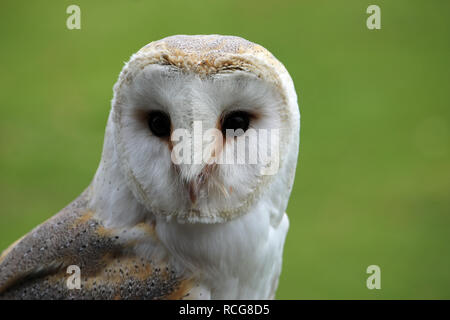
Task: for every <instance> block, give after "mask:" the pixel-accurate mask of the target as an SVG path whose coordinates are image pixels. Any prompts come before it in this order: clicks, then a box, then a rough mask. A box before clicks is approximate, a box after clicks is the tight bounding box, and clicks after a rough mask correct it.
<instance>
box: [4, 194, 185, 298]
mask: <svg viewBox="0 0 450 320" xmlns="http://www.w3.org/2000/svg"><path fill="white" fill-rule="evenodd" d="M87 194H88V192H87V191H85V192H84V193H83V194H82V195H81V196H80V197H78V198H77V199H76V200H74V201H73V202H72V203H71V204H69V205H68V206H67V207H66V208H64V209H63V210H61V212H59V213H58V214H57V215H55V216H54V217H52V218H51V219H49V220H48V221H46V222H45V223H43V224H42V225H40V226H38V227H37V228H35V229H34V230H32V231H31V232H30V233H28V234H27V235H25V236H24V237H23V238H21V239H20V240H19V241H17V242H16V243H14V244H13V245H11V247H10V248H8V249H7V250H5V252H4V253H3V254H2V256H1V257H0V270H1V273H0V298H2V299H11V298H13V299H17V298H22V299H161V298H164V299H179V298H183V297H188V294H189V289H190V288H191V287H192V284H193V282H192V281H191V280H190V279H186V278H183V277H179V276H178V275H177V274H176V272H175V271H174V270H173V269H172V268H171V266H170V265H168V264H167V263H166V262H165V261H149V260H147V259H144V258H141V257H139V255H137V254H136V253H135V252H134V250H133V247H134V246H135V245H136V243H137V242H138V241H143V239H146V238H147V237H155V234H154V227H153V226H152V225H151V224H145V223H141V224H138V225H136V226H135V227H134V228H132V229H128V230H116V229H109V228H105V227H104V226H103V224H102V223H101V222H100V221H99V220H97V219H95V218H94V213H93V212H92V211H91V210H89V209H88V208H87V203H88V199H87ZM69 265H77V266H79V267H80V269H81V270H82V273H81V286H82V288H81V290H77V289H69V288H68V287H67V284H66V281H67V278H68V277H69V276H70V274H67V273H66V269H67V267H68V266H69Z"/></svg>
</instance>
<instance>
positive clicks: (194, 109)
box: [95, 35, 300, 223]
mask: <svg viewBox="0 0 450 320" xmlns="http://www.w3.org/2000/svg"><path fill="white" fill-rule="evenodd" d="M299 118H300V115H299V110H298V105H297V97H296V93H295V90H294V86H293V83H292V80H291V78H290V76H289V74H288V72H287V71H286V69H285V68H284V66H283V65H282V64H281V63H280V62H279V61H278V60H277V59H276V58H275V57H274V56H273V55H272V54H271V53H269V52H268V51H267V50H266V49H264V48H263V47H261V46H259V45H257V44H254V43H252V42H249V41H247V40H245V39H242V38H239V37H234V36H219V35H201V36H186V35H178V36H171V37H168V38H165V39H162V40H159V41H155V42H151V43H150V44H148V45H146V46H145V47H143V48H142V49H141V50H139V51H138V52H137V53H136V54H134V55H133V56H132V57H131V59H130V61H129V62H128V63H126V65H125V67H124V68H123V70H122V72H121V73H120V76H119V79H118V81H117V83H116V84H115V86H114V98H113V100H112V108H111V112H110V116H109V119H108V126H107V131H106V137H105V145H104V151H103V156H102V162H101V165H100V167H99V170H98V171H97V174H96V178H95V183H96V184H97V185H102V186H103V190H108V191H107V192H106V193H107V194H105V192H103V197H104V198H105V197H111V198H114V199H117V198H119V199H120V198H121V197H122V198H123V197H125V195H123V190H124V189H125V190H126V191H127V192H128V194H129V195H131V196H132V197H133V198H134V199H135V200H136V202H137V206H139V207H140V208H141V209H140V211H142V214H145V212H151V213H152V214H154V215H156V216H159V217H167V218H168V219H173V218H175V219H177V220H178V221H181V222H188V223H216V222H224V221H229V220H231V219H234V218H236V217H238V216H240V215H242V214H244V213H245V212H246V211H247V210H248V209H249V207H251V206H252V205H254V203H255V202H256V201H257V199H259V198H261V197H264V194H265V193H266V192H269V191H268V190H269V189H271V191H270V192H271V194H272V195H271V196H272V197H273V198H274V201H278V202H283V201H284V202H286V204H287V199H288V197H289V192H290V190H291V186H292V183H293V177H294V173H295V166H296V162H297V152H298V140H299V137H298V136H299ZM277 186H278V187H280V186H284V187H283V188H282V189H283V190H287V192H286V191H284V192H283V193H287V194H276V193H277V188H278V187H277ZM280 190H281V189H280ZM114 193H116V194H115V196H113V195H114ZM274 193H275V195H273V194H274ZM122 200H123V199H122ZM114 201H118V200H114ZM110 210H114V207H112V208H110ZM130 210H133V209H130Z"/></svg>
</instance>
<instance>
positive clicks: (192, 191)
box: [187, 165, 214, 204]
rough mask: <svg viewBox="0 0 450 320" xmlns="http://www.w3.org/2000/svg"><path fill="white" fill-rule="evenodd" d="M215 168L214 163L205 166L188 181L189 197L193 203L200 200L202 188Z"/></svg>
mask: <svg viewBox="0 0 450 320" xmlns="http://www.w3.org/2000/svg"><path fill="white" fill-rule="evenodd" d="M213 170H214V165H206V166H204V167H203V168H202V169H201V171H200V173H199V174H198V175H196V176H195V178H193V179H192V180H190V181H189V182H188V183H187V188H188V193H189V199H190V200H191V203H192V204H195V203H196V202H197V200H198V197H199V193H200V190H201V189H202V187H203V186H204V185H205V183H206V182H207V181H208V179H209V177H210V175H211V172H212V171H213Z"/></svg>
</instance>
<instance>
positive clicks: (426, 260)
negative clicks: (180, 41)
mask: <svg viewBox="0 0 450 320" xmlns="http://www.w3.org/2000/svg"><path fill="white" fill-rule="evenodd" d="M70 4H77V5H79V6H80V7H81V20H82V22H81V27H82V28H81V30H68V29H67V28H66V19H67V17H68V14H66V8H67V6H68V5H70ZM370 4H377V5H379V6H380V7H381V24H382V29H381V30H368V29H367V27H366V19H367V17H368V14H366V8H367V7H368V5H370ZM449 13H450V1H444V0H443V1H411V0H403V1H399V0H397V1H378V0H377V1H361V0H358V1H273V0H272V1H262V0H255V1H245V0H233V1H220V2H219V1H194V0H192V1H143V0H139V1H138V0H134V1H88V0H83V1H24V0H20V1H17V0H15V1H5V0H2V1H1V3H0V36H1V37H0V39H1V40H0V41H1V46H2V50H0V67H1V75H0V86H1V89H0V130H1V131H0V176H1V180H0V203H1V206H0V250H2V249H4V248H6V247H7V246H8V245H9V244H10V243H11V242H13V241H14V240H16V239H17V238H18V237H20V236H21V235H23V234H24V233H26V232H27V231H29V230H30V229H32V228H33V227H34V226H36V225H37V224H39V223H40V222H42V221H44V220H45V219H46V218H48V217H50V216H51V215H53V214H54V213H56V212H57V211H59V210H60V209H61V208H62V207H64V206H65V205H66V204H68V203H69V202H70V201H71V200H72V199H74V198H75V197H76V196H77V195H78V194H79V193H80V192H81V191H82V190H83V189H84V188H85V187H86V186H87V185H88V184H89V182H90V181H91V178H92V177H93V175H94V172H95V170H96V168H97V164H98V162H99V159H100V153H101V149H102V143H103V134H104V126H105V124H106V119H107V115H108V110H109V107H110V100H111V98H112V86H113V84H114V82H115V81H116V78H117V76H118V74H119V72H120V70H121V68H122V66H123V63H124V62H125V61H127V60H128V58H129V57H130V55H131V54H132V53H133V52H135V51H137V50H138V49H139V48H141V47H142V46H144V45H145V44H147V43H148V42H150V41H152V40H156V39H160V38H162V37H165V36H168V35H173V34H212V33H219V34H232V35H239V36H242V37H244V38H247V39H249V40H251V41H254V42H256V43H259V44H261V45H263V46H265V47H266V48H268V49H269V50H270V51H271V52H272V53H273V54H274V55H275V56H276V57H278V58H279V59H280V60H281V61H282V62H283V63H284V64H285V66H286V67H287V69H288V70H289V71H290V73H291V75H292V77H293V79H294V83H295V85H296V88H297V92H298V94H299V102H300V109H301V114H302V124H301V149H300V159H299V166H298V170H297V177H296V182H295V186H294V190H293V192H292V197H291V200H290V203H289V208H288V214H289V216H290V222H291V226H290V231H289V234H288V237H287V241H286V247H285V252H284V265H283V273H282V276H281V280H280V286H279V290H278V294H277V297H278V298H281V299H300V298H302V299H304V298H306V299H322V298H327V299H391V298H400V299H405V298H413V299H416V298H425V299H429V298H447V299H449V298H450V251H449V244H450V243H449V242H450V85H449V84H450V72H449V71H450V68H449V66H450V64H449V58H450V19H449V16H448V15H449ZM372 264H376V265H379V266H380V267H381V287H382V289H381V290H368V289H367V288H366V278H367V277H368V275H367V274H366V268H367V266H369V265H372Z"/></svg>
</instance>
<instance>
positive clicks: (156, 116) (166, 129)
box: [148, 111, 170, 137]
mask: <svg viewBox="0 0 450 320" xmlns="http://www.w3.org/2000/svg"><path fill="white" fill-rule="evenodd" d="M148 126H149V128H150V130H151V131H152V132H153V134H154V135H155V136H157V137H168V136H169V135H170V118H169V116H168V115H167V114H166V113H164V112H162V111H152V112H151V113H150V114H149V117H148Z"/></svg>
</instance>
